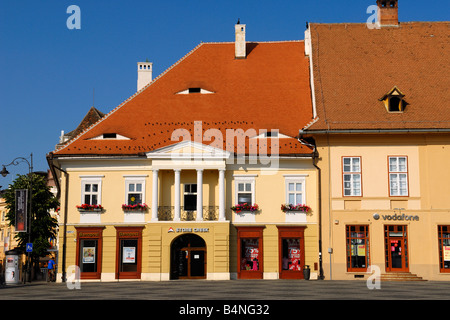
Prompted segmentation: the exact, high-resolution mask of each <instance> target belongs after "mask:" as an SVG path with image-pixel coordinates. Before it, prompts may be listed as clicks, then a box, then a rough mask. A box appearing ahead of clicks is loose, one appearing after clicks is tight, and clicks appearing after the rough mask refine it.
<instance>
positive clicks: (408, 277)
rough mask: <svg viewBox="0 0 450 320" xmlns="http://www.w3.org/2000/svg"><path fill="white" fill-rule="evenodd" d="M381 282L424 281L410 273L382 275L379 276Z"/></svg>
mask: <svg viewBox="0 0 450 320" xmlns="http://www.w3.org/2000/svg"><path fill="white" fill-rule="evenodd" d="M380 280H381V281H426V280H424V279H423V278H422V277H419V276H418V275H416V274H414V273H410V272H392V273H383V274H382V275H381V276H380Z"/></svg>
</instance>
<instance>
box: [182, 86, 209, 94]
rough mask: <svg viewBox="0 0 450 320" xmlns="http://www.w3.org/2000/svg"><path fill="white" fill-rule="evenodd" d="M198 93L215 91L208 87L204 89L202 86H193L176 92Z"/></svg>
mask: <svg viewBox="0 0 450 320" xmlns="http://www.w3.org/2000/svg"><path fill="white" fill-rule="evenodd" d="M197 93H200V94H209V93H214V92H212V91H209V90H206V89H203V88H200V87H191V88H188V89H186V90H183V91H179V92H177V93H176V94H197Z"/></svg>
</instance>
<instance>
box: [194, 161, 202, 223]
mask: <svg viewBox="0 0 450 320" xmlns="http://www.w3.org/2000/svg"><path fill="white" fill-rule="evenodd" d="M196 220H197V221H203V169H197V219H196Z"/></svg>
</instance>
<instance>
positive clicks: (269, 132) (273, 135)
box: [265, 131, 278, 138]
mask: <svg viewBox="0 0 450 320" xmlns="http://www.w3.org/2000/svg"><path fill="white" fill-rule="evenodd" d="M265 136H266V137H267V138H270V137H273V138H277V137H278V131H267V132H266V133H265Z"/></svg>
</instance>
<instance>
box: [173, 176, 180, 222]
mask: <svg viewBox="0 0 450 320" xmlns="http://www.w3.org/2000/svg"><path fill="white" fill-rule="evenodd" d="M173 171H174V172H175V184H174V188H175V215H174V217H173V221H180V220H181V214H180V204H181V201H180V189H181V184H180V174H181V169H174V170H173Z"/></svg>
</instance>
